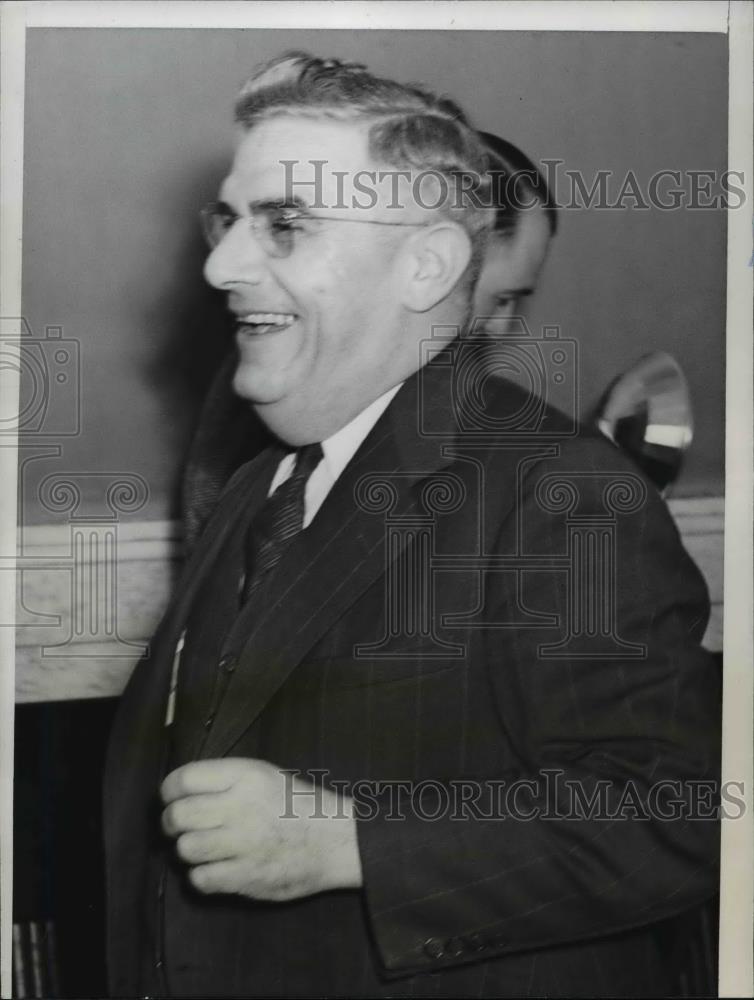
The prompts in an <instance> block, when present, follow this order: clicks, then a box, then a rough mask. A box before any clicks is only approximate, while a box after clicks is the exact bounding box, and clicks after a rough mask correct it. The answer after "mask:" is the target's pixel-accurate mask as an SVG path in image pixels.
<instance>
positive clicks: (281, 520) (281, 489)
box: [241, 444, 323, 604]
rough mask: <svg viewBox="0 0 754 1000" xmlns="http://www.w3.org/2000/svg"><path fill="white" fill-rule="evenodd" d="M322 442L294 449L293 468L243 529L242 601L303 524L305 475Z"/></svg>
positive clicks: (319, 453) (319, 457) (316, 461)
mask: <svg viewBox="0 0 754 1000" xmlns="http://www.w3.org/2000/svg"><path fill="white" fill-rule="evenodd" d="M322 458H323V452H322V445H320V444H308V445H305V446H304V447H303V448H299V450H298V451H297V452H296V464H295V466H294V469H293V472H292V473H291V475H290V476H289V477H288V479H286V480H285V482H284V483H281V484H280V486H278V488H277V489H276V490H275V492H274V493H273V494H272V496H269V497H267V500H266V501H265V503H264V504H263V505H262V507H261V509H260V510H259V512H258V513H257V514H256V516H255V517H254V519H253V520H252V522H251V524H250V525H249V529H248V531H247V533H246V544H245V547H244V551H245V563H246V575H245V577H244V582H243V589H242V591H241V601H242V603H244V604H245V603H246V601H248V599H249V598H250V597H251V596H252V594H253V593H254V591H255V590H256V589H257V587H258V586H259V585H260V583H262V581H263V580H264V579H265V577H266V576H267V574H268V573H269V572H270V571H271V570H273V569H274V568H275V566H276V565H277V564H278V562H279V561H280V558H281V556H282V555H283V552H284V551H285V550H286V548H287V547H288V545H289V544H290V542H291V541H292V540H293V538H295V536H296V535H297V534H298V533H299V531H301V530H302V528H303V527H304V493H305V490H306V483H307V480H308V479H309V476H310V475H311V474H312V472H314V470H315V469H316V468H317V466H318V465H319V463H320V462H321V461H322Z"/></svg>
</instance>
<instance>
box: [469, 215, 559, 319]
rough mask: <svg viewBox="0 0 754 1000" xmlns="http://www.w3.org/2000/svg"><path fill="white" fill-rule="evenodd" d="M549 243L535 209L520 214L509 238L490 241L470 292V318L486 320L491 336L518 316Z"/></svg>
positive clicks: (541, 217) (546, 228)
mask: <svg viewBox="0 0 754 1000" xmlns="http://www.w3.org/2000/svg"><path fill="white" fill-rule="evenodd" d="M549 243H550V229H549V226H548V222H547V216H546V215H545V212H544V211H543V210H542V209H541V208H539V207H535V208H531V209H526V210H522V211H521V213H520V215H519V218H518V225H517V228H516V230H515V231H514V232H513V234H512V235H510V236H499V235H496V234H494V233H493V234H492V236H491V237H490V241H489V245H488V247H487V250H486V253H485V257H484V264H483V266H482V270H481V273H480V275H479V280H478V282H477V285H476V289H475V292H474V312H473V315H474V316H476V317H488V318H489V319H490V320H491V322H490V323H489V324H488V325H489V327H490V331H491V332H493V331H495V332H502V330H503V329H504V325H505V321H506V320H509V319H511V318H512V317H514V316H520V315H522V313H523V311H524V309H525V305H526V298H527V297H528V296H530V295H531V294H532V293H533V292H534V289H535V288H536V285H537V281H538V279H539V275H540V272H541V270H542V266H543V264H544V261H545V256H546V255H547V248H548V246H549Z"/></svg>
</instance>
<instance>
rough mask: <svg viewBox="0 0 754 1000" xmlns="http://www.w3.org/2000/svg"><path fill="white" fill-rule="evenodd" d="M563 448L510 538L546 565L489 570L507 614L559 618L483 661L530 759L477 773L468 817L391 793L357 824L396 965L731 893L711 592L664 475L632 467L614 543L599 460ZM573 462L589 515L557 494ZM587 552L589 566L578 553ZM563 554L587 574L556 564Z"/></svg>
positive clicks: (657, 914)
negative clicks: (663, 488) (551, 560)
mask: <svg viewBox="0 0 754 1000" xmlns="http://www.w3.org/2000/svg"><path fill="white" fill-rule="evenodd" d="M565 457H566V462H565V463H564V462H562V461H561V462H560V463H559V464H556V463H549V464H548V463H547V462H542V463H540V464H539V465H537V466H535V467H534V468H533V469H532V470H531V471H530V472H529V473H528V475H527V476H526V477H525V478H524V480H523V483H522V485H521V489H520V491H519V500H518V502H517V503H516V505H515V509H514V510H513V511H511V512H510V514H509V515H508V516H507V517H506V518H505V519H504V523H503V526H502V528H501V531H500V536H499V538H498V548H499V549H506V550H507V548H508V546H509V539H508V540H505V539H506V533H507V534H508V535H510V532H511V531H514V532H516V533H517V537H518V538H520V540H521V544H522V550H523V551H525V552H527V553H529V554H530V555H531V556H532V560H533V563H534V562H536V560H537V559H539V560H540V562H539V566H540V568H539V569H537V571H534V572H530V573H525V574H523V579H524V582H523V584H520V585H519V586H520V589H519V590H517V591H516V593H515V594H514V593H513V592H512V591H511V590H510V589H507V590H506V586H505V585H504V584H503V583H502V582H500V577H502V576H503V575H502V574H493V576H495V577H496V578H497V581H498V582H495V581H494V580H493V579H492V576H491V577H490V582H489V586H488V587H487V593H486V602H485V608H486V609H487V611H488V612H489V614H490V616H491V617H490V619H489V620H491V621H499V620H500V617H499V616H500V613H501V611H504V608H505V606H506V604H507V603H510V602H511V601H514V600H521V601H523V602H524V603H525V605H526V607H527V608H528V609H529V610H532V611H539V612H541V613H542V614H551V615H554V616H556V618H557V620H558V621H559V622H560V624H561V628H560V630H559V632H558V634H557V636H556V642H555V643H553V631H552V629H549V630H548V629H541V628H530V629H521V630H499V629H495V628H490V629H488V630H485V632H484V641H483V648H484V654H483V658H484V661H485V662H484V664H483V665H482V667H481V669H484V670H485V671H486V672H487V675H488V680H489V690H490V693H491V697H492V698H493V699H494V701H495V705H496V709H497V712H498V715H499V718H500V725H501V726H502V727H504V729H505V730H506V733H507V736H508V738H509V739H510V740H511V741H512V742H513V743H514V744H515V746H516V750H517V758H518V759H519V760H520V762H521V764H520V767H519V768H517V769H516V772H515V773H506V774H500V775H497V776H493V777H494V778H495V781H494V782H487V781H486V779H487V778H489V777H490V776H483V777H481V776H480V788H482V792H481V794H480V798H479V800H478V802H477V803H476V805H475V807H474V808H473V809H467V810H465V811H464V813H463V815H460V816H459V815H453V814H452V813H448V811H447V810H446V811H445V812H444V813H443V814H442V815H441V816H440V818H438V819H437V820H435V821H433V822H427V821H426V818H425V819H422V818H421V817H419V816H416V815H412V814H411V813H410V811H409V812H407V813H406V814H405V815H403V816H402V818H401V820H400V821H399V822H396V821H395V820H394V819H393V820H392V821H391V820H390V819H388V818H386V817H387V816H388V815H389V809H388V808H387V804H386V803H382V804H381V805H383V806H385V808H379V809H377V810H376V814H375V810H372V814H370V817H369V819H364V820H359V821H358V822H357V830H358V836H359V847H360V853H361V860H362V868H363V874H364V894H365V900H366V906H367V910H368V913H369V917H370V921H371V926H372V930H373V935H374V939H375V942H376V945H377V949H378V951H379V954H380V957H381V959H382V962H383V964H384V966H385V968H386V970H388V972H392V973H394V974H397V975H400V974H405V973H409V972H412V971H417V970H421V969H425V970H430V969H432V968H441V967H444V966H448V965H454V964H459V963H463V962H468V961H474V960H478V959H481V958H484V959H488V958H491V957H494V956H495V955H503V954H506V953H509V952H515V951H523V950H528V949H533V948H542V947H547V946H553V945H557V944H564V943H567V942H574V941H579V940H587V939H589V938H595V937H599V936H603V935H606V934H609V933H614V932H619V931H622V930H628V929H630V928H633V927H638V926H641V925H646V924H650V923H652V922H654V921H656V920H661V919H663V918H665V917H669V916H672V915H674V914H676V913H679V912H681V911H683V910H684V909H686V908H688V907H690V906H692V905H694V904H695V903H697V902H699V901H701V900H703V899H705V898H707V897H709V896H710V895H712V894H713V893H714V892H715V889H716V885H717V866H718V836H719V834H718V822H717V795H718V792H719V785H718V777H719V770H718V768H719V747H720V731H719V711H720V679H719V676H718V668H717V665H716V663H715V662H714V660H713V658H712V657H711V656H710V655H709V654H708V653H707V652H706V651H705V650H704V649H703V648H702V647H701V639H702V637H703V634H704V630H705V627H706V623H707V618H708V612H709V604H708V598H707V592H706V587H705V585H704V582H703V580H702V578H701V576H700V574H699V572H698V570H697V569H696V567H695V566H694V564H693V563H692V561H691V559H690V558H689V557H688V555H687V554H686V552H685V551H684V549H683V547H682V545H681V542H680V539H679V536H678V532H677V530H676V528H675V525H674V524H673V522H672V519H671V517H670V515H669V513H668V511H667V508H666V507H665V504H664V502H663V501H662V500H661V499H660V497H659V496H658V495H657V494H656V493H655V491H654V489H653V488H652V487H651V486H650V485H649V484H647V483H644V482H643V480H641V479H640V477H639V476H638V474H634V478H635V480H636V483H638V484H639V487H640V488H639V492H640V493H641V487H642V484H643V489H644V496H643V498H641V503H638V504H634V507H633V509H630V508H631V504H630V503H629V502H628V500H629V499H630V498H628V497H627V496H626V495H625V493H624V494H621V493H620V490H619V493H618V495H617V496H613V497H612V501H611V502H614V503H617V504H618V506H619V507H620V506H621V504H622V505H623V508H625V510H624V512H623V513H621V515H620V516H619V517H616V518H614V519H613V523H614V524H615V530H614V531H613V532H611V531H606V532H602V534H600V525H601V524H602V526H603V527H605V526H606V524H607V522H606V520H605V500H606V495H605V484H604V482H603V481H602V480H601V477H600V475H599V474H598V471H596V470H595V465H594V459H593V456H592V454H591V453H590V450H589V448H588V447H584V446H579V445H577V446H576V448H575V449H571V452H570V455H569V453H568V452H566V454H565ZM564 467H567V468H568V469H569V470H571V471H570V473H569V475H570V476H571V482H572V484H573V483H574V482H575V483H576V487H577V489H576V492H577V493H578V502H577V504H575V506H574V504H573V494H572V493H571V494H569V493H568V490H564V488H563V487H562V483H561V486H560V487H558V480H557V477H558V476H559V475H560V473H561V470H562V469H563V468H564ZM626 468H628V467H626ZM573 470H576V471H575V473H574V471H573ZM569 475H566V476H565V479H566V480H568V478H569ZM574 475H575V476H576V477H577V481H576V480H574V479H573V476H574ZM629 478H630V477H629ZM548 490H549V493H548ZM568 504H571V508H570V524H571V528H569V527H568V524H566V523H565V522H566V520H568V518H566V519H565V520H564V517H563V510H562V508H563V505H565V506H568ZM513 524H515V525H517V527H515V528H512V527H511V526H512V525H513ZM589 525H592V526H593V527H594V531H593V532H592V533H591V534H590V532H589V531H585V530H583V529H584V526H589ZM574 526H575V528H574ZM590 537H591V538H592V539H593V541H591V542H590V541H588V539H589V538H590ZM600 538H602V540H603V543H604V546H603V548H602V549H600V548H599V545H600V541H599V540H600ZM611 538H612V541H611V540H610V539H611ZM579 539H580V540H579ZM595 539H596V540H595ZM589 545H595V546H597V549H596V550H595V551H592V552H591V555H590V553H589V552H586V556H585V557H586V558H587V561H588V560H589V559H591V563H590V565H591V567H592V569H591V570H590V571H589V572H591V573H592V576H591V577H590V576H589V573H588V572H587V570H585V569H583V567H584V565H585V563H584V561H583V559H582V560H581V563H579V558H578V557H579V552H578V551H575V548H576V549H578V547H579V546H586V547H587V548H588V546H589ZM562 553H568V554H569V558H570V564H571V566H572V567H576V569H573V568H572V569H571V570H570V571H564V570H563V568H562V566H559V567H557V568H547V566H546V564H547V559H548V557H549V556H552V555H556V554H562ZM581 555H582V556H583V555H584V553H583V552H582V553H581ZM579 566H581V567H582V569H581V570H580V569H579V568H578V567H579ZM582 570H583V571H582ZM595 573H596V574H597V576H596V577H594V574H595ZM508 587H510V585H508ZM597 599H599V600H601V601H604V602H605V603H604V605H603V606H602V607H600V606H599V605H595V604H593V603H590V602H592V601H593V600H597ZM606 623H607V625H606ZM600 629H602V630H603V632H605V633H606V634H605V635H603V636H602V638H603V639H604V642H602V643H601V644H600V641H599V640H600ZM590 630H591V635H588V636H587V639H588V640H590V641H587V642H586V645H580V644H579V641H578V638H579V636H581V637H582V638H583V635H584V634H585V633H589V632H590ZM564 636H565V641H564V640H563V637H564ZM569 637H570V639H569ZM574 637H575V638H574ZM558 639H560V640H561V646H560V648H556V649H555V650H553V645H555V646H556V647H557V640H558ZM591 640H596V641H591ZM476 648H477V649H478V648H479V646H477V647H476ZM595 650H597V652H596V653H595ZM600 650H601V652H600ZM553 652H554V653H555V654H556V655H553ZM502 664H505V669H504V670H503V669H502V667H501V665H502ZM477 668H480V666H479V664H474V665H470V666H469V669H477ZM449 710H452V708H449ZM470 724H471V725H473V720H471V722H470ZM437 793H438V795H440V794H441V793H440V791H439V790H438V792H437ZM378 804H379V803H378ZM429 808H431V807H430V806H427V809H429ZM438 811H439V810H438ZM425 812H426V810H425Z"/></svg>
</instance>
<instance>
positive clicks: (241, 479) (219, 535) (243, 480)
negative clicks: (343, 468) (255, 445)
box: [161, 447, 283, 651]
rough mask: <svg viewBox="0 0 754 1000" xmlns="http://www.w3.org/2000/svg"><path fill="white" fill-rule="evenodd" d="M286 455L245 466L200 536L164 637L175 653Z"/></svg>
mask: <svg viewBox="0 0 754 1000" xmlns="http://www.w3.org/2000/svg"><path fill="white" fill-rule="evenodd" d="M282 454H283V452H282V451H281V450H280V449H279V448H278V447H272V448H268V449H266V450H265V451H264V452H262V454H260V455H258V456H257V457H256V458H254V459H252V461H250V462H247V463H246V464H245V465H243V466H241V468H240V469H238V471H237V472H236V474H235V475H234V476H233V478H232V479H231V480H230V482H229V483H228V485H227V487H226V489H225V491H224V493H223V495H222V497H221V498H220V502H219V504H218V506H217V508H216V510H215V512H214V514H213V515H212V517H211V518H210V520H209V522H208V524H207V527H206V529H205V530H204V532H203V533H202V535H201V536H200V538H199V540H198V542H197V544H196V547H195V548H194V550H193V552H192V554H191V557H190V558H189V560H188V562H187V563H186V566H185V567H184V569H183V572H182V574H181V578H180V580H179V582H178V585H177V587H176V591H175V594H176V596H175V599H174V601H173V604H172V605H171V606H170V608H169V609H168V611H167V613H166V616H165V620H164V622H163V625H162V628H161V634H162V635H163V636H164V637H165V639H166V641H167V642H168V643H169V648H170V649H171V651H172V649H173V648H174V646H175V643H176V642H177V641H178V636H179V635H180V634H181V632H182V630H183V629H184V627H185V625H186V621H187V619H188V615H189V612H190V610H191V605H192V602H193V600H194V598H195V597H196V594H197V591H198V590H199V588H200V587H201V585H202V583H203V582H204V579H205V576H206V574H207V572H208V570H209V569H210V568H211V566H212V565H213V563H214V562H215V560H216V559H217V557H218V555H219V553H220V550H221V548H222V546H223V545H224V543H225V541H226V539H227V538H228V536H229V534H230V533H231V531H232V530H233V529H234V528H235V526H236V525H237V523H238V521H239V520H240V519H241V518H243V517H244V516H245V515H248V513H249V511H255V510H257V509H258V508H259V507H260V506H261V505H262V504H263V503H264V501H265V498H266V496H267V491H268V489H269V484H270V481H271V478H272V476H273V474H274V471H275V469H276V468H277V464H278V463H279V461H280V458H281V456H282Z"/></svg>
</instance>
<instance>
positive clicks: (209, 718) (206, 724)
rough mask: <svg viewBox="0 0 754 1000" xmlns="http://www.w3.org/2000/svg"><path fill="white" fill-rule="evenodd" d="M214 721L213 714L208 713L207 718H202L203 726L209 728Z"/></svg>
mask: <svg viewBox="0 0 754 1000" xmlns="http://www.w3.org/2000/svg"><path fill="white" fill-rule="evenodd" d="M214 721H215V717H214V715H208V716H207V718H206V719H205V720H204V728H205V729H211V728H212V724H213V722H214Z"/></svg>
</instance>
